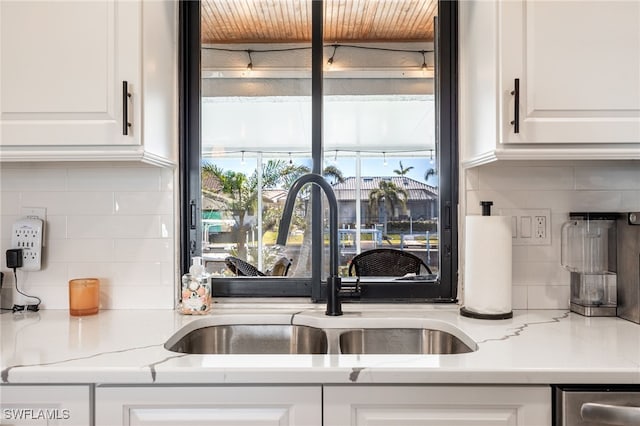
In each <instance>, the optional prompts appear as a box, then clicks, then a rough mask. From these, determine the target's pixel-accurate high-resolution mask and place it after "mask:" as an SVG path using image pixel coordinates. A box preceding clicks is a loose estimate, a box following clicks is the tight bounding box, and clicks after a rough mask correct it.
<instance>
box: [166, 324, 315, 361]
mask: <svg viewBox="0 0 640 426" xmlns="http://www.w3.org/2000/svg"><path fill="white" fill-rule="evenodd" d="M165 348H166V349H168V350H170V351H173V352H181V353H189V354H325V353H327V336H326V334H325V333H324V331H323V330H322V329H320V328H314V327H306V326H299V325H289V324H275V325H273V324H272V325H257V324H256V325H253V324H249V325H246V324H242V325H240V324H232V325H215V326H209V327H203V328H198V329H195V330H193V331H191V332H189V333H187V334H186V335H185V336H183V337H182V338H180V339H179V340H178V341H177V342H175V343H171V340H169V342H167V343H166V344H165Z"/></svg>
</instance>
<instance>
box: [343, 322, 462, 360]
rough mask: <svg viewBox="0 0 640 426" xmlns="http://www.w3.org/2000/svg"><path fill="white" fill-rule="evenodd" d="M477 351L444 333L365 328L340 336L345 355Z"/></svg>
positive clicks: (406, 329)
mask: <svg viewBox="0 0 640 426" xmlns="http://www.w3.org/2000/svg"><path fill="white" fill-rule="evenodd" d="M473 350H474V349H472V348H471V347H469V346H468V345H467V344H465V343H464V342H463V341H462V340H460V339H459V338H457V337H456V336H454V335H453V334H450V333H447V332H446V331H441V330H431V329H423V328H363V329H355V330H349V331H345V332H344V333H342V334H341V335H340V353H342V354H461V353H466V352H473Z"/></svg>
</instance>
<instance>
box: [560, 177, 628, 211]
mask: <svg viewBox="0 0 640 426" xmlns="http://www.w3.org/2000/svg"><path fill="white" fill-rule="evenodd" d="M638 182H639V184H640V180H639V181H638ZM567 199H568V200H569V203H570V208H569V210H568V211H600V212H602V211H618V210H619V209H621V208H622V192H621V191H573V192H570V193H568V194H567Z"/></svg>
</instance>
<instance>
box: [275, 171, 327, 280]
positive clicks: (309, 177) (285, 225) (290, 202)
mask: <svg viewBox="0 0 640 426" xmlns="http://www.w3.org/2000/svg"><path fill="white" fill-rule="evenodd" d="M308 183H313V184H315V185H317V186H319V187H320V188H322V190H323V191H324V193H325V194H326V196H327V200H328V201H329V250H330V251H329V255H330V259H329V274H331V275H333V276H335V275H338V263H339V256H338V202H337V201H336V194H335V193H334V192H333V188H331V185H329V183H328V182H327V181H326V180H325V178H323V177H322V176H320V175H319V174H316V173H307V174H305V175H302V176H300V177H299V178H298V179H296V181H295V182H293V185H291V189H290V190H289V194H288V195H287V200H286V201H285V203H284V209H283V211H282V218H281V219H280V227H279V228H278V238H277V240H276V244H278V245H281V246H284V245H286V244H287V236H288V234H289V226H290V225H291V217H292V216H293V207H294V205H295V202H296V195H298V192H300V189H302V187H303V186H304V185H306V184H308Z"/></svg>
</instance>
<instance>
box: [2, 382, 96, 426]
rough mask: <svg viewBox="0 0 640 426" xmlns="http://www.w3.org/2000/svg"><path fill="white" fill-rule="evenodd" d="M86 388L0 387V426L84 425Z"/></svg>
mask: <svg viewBox="0 0 640 426" xmlns="http://www.w3.org/2000/svg"><path fill="white" fill-rule="evenodd" d="M90 412H91V399H90V396H89V387H88V386H45V385H43V386H0V424H8V425H16V426H17V425H29V426H31V425H59V426H87V425H89V424H91V422H90V419H91V417H90V414H89V413H90Z"/></svg>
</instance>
